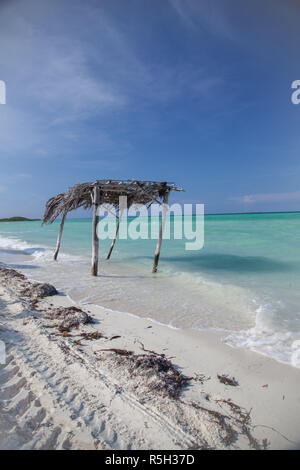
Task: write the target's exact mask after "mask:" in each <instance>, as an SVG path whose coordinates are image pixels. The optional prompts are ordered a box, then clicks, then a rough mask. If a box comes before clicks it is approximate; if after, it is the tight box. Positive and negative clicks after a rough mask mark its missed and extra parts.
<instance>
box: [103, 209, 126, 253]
mask: <svg viewBox="0 0 300 470" xmlns="http://www.w3.org/2000/svg"><path fill="white" fill-rule="evenodd" d="M122 213H123V211H121V212H120V214H119V220H118V225H117V228H116V233H115V236H114V238H113V241H112V244H111V245H110V249H109V252H108V255H107V257H106V259H109V258H110V255H111V252H112V251H113V249H114V246H115V243H116V239H117V235H118V232H119V228H120V223H121V218H122Z"/></svg>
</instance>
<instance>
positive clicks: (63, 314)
mask: <svg viewBox="0 0 300 470" xmlns="http://www.w3.org/2000/svg"><path fill="white" fill-rule="evenodd" d="M49 318H50V319H51V320H58V323H56V324H55V326H57V327H58V328H59V330H60V331H62V332H63V331H70V330H71V329H72V328H79V326H80V325H85V324H86V323H91V322H92V318H91V317H90V316H89V315H88V314H87V313H85V312H84V311H83V310H81V309H80V308H78V307H59V308H55V309H53V310H52V311H51V313H50V314H49Z"/></svg>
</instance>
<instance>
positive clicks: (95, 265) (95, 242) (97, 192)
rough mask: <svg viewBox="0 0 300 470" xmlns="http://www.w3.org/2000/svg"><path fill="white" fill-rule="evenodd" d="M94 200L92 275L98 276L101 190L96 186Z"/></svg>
mask: <svg viewBox="0 0 300 470" xmlns="http://www.w3.org/2000/svg"><path fill="white" fill-rule="evenodd" d="M92 201H93V206H94V207H93V225H92V269H91V274H92V276H98V252H99V238H98V234H97V227H98V222H99V216H98V209H99V204H100V190H99V187H98V186H95V187H94V189H93V194H92Z"/></svg>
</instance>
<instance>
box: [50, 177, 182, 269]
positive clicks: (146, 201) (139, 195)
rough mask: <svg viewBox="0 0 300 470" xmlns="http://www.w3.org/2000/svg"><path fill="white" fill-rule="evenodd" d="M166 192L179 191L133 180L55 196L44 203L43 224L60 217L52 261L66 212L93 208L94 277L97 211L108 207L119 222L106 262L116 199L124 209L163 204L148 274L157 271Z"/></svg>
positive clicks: (84, 187)
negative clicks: (150, 271) (113, 228)
mask: <svg viewBox="0 0 300 470" xmlns="http://www.w3.org/2000/svg"><path fill="white" fill-rule="evenodd" d="M170 191H183V189H182V188H178V187H176V186H175V184H174V183H167V182H165V181H163V182H157V181H136V180H97V181H95V182H90V183H82V184H76V185H75V186H72V187H71V188H70V189H69V190H68V191H67V192H66V193H61V194H58V195H57V196H54V197H52V198H51V199H49V200H48V201H47V203H46V208H45V213H44V217H43V224H46V223H50V224H51V223H52V222H54V220H55V219H56V218H57V217H58V216H60V215H62V221H61V224H60V230H59V235H58V239H57V245H56V250H55V254H54V259H57V255H58V251H59V248H60V244H61V238H62V232H63V228H64V222H65V218H66V216H67V214H68V212H70V211H73V210H75V209H78V208H80V207H83V208H84V209H89V208H91V207H93V229H92V270H91V272H92V275H94V276H97V274H98V245H99V241H98V237H97V225H98V221H99V217H98V208H99V205H101V204H109V205H111V206H113V207H114V208H115V210H116V211H117V212H118V213H119V221H118V225H117V229H116V233H115V237H114V240H113V242H112V244H111V247H110V250H109V253H108V255H107V259H109V258H110V256H111V252H112V250H113V248H114V245H115V242H116V238H117V234H118V231H119V225H120V219H121V215H122V210H123V209H124V208H123V207H122V208H120V198H121V197H122V196H123V198H122V199H124V198H126V204H127V207H125V209H129V208H130V207H131V206H133V205H136V204H142V205H145V206H146V207H147V208H149V207H150V206H151V204H153V203H158V204H163V216H162V221H161V225H160V230H159V238H158V241H157V245H156V250H155V257H154V262H153V268H152V271H153V272H156V271H157V265H158V260H159V255H160V249H161V244H162V238H163V230H164V225H165V219H166V213H167V203H168V196H169V193H170Z"/></svg>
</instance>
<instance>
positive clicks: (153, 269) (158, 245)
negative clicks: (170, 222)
mask: <svg viewBox="0 0 300 470" xmlns="http://www.w3.org/2000/svg"><path fill="white" fill-rule="evenodd" d="M168 199H169V191H166V192H165V194H164V199H163V210H162V219H161V224H160V228H159V236H158V240H157V245H156V249H155V255H154V261H153V267H152V272H153V273H156V271H157V265H158V260H159V254H160V248H161V244H162V238H163V233H164V228H165V223H166V215H167V211H168Z"/></svg>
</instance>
